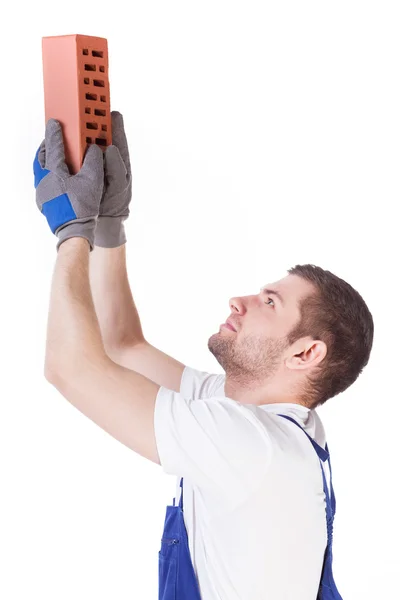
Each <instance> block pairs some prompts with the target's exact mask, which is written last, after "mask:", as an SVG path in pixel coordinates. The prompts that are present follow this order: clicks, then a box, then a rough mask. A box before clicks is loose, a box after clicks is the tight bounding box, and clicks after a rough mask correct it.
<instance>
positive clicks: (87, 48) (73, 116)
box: [42, 35, 112, 174]
mask: <svg viewBox="0 0 400 600" xmlns="http://www.w3.org/2000/svg"><path fill="white" fill-rule="evenodd" d="M42 54H43V81H44V102H45V119H46V122H47V121H48V120H49V119H57V120H58V121H60V123H61V126H62V130H63V137H64V145H65V156H66V163H67V165H68V167H69V169H70V173H71V174H75V173H77V172H78V171H79V170H80V168H81V166H82V162H83V157H84V154H85V151H86V148H87V146H88V144H91V143H96V144H98V145H99V146H100V147H101V148H102V149H103V150H104V149H105V148H106V147H107V146H109V145H110V144H111V143H112V135H111V114H110V84H109V79H108V46H107V40H106V39H105V38H101V37H95V36H89V35H62V36H52V37H44V38H43V39H42Z"/></svg>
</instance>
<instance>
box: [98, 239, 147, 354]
mask: <svg viewBox="0 0 400 600" xmlns="http://www.w3.org/2000/svg"><path fill="white" fill-rule="evenodd" d="M125 248H126V247H125V244H124V245H122V246H119V247H118V248H100V247H98V246H95V248H94V250H93V252H91V255H90V284H91V289H92V296H93V301H94V306H95V309H96V314H97V318H98V322H99V325H100V329H101V335H102V339H103V343H104V348H105V350H106V351H108V350H112V349H113V348H119V347H121V346H122V345H124V344H134V343H140V342H143V341H144V336H143V331H142V326H141V323H140V318H139V314H138V311H137V309H136V305H135V303H134V300H133V297H132V292H131V288H130V285H129V280H128V274H127V268H126V250H125Z"/></svg>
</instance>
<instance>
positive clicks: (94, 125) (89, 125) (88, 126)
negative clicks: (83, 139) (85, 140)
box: [86, 123, 99, 129]
mask: <svg viewBox="0 0 400 600" xmlns="http://www.w3.org/2000/svg"><path fill="white" fill-rule="evenodd" d="M98 128H99V124H98V123H86V129H98Z"/></svg>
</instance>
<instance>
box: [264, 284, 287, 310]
mask: <svg viewBox="0 0 400 600" xmlns="http://www.w3.org/2000/svg"><path fill="white" fill-rule="evenodd" d="M260 292H264V294H269V295H271V296H276V297H277V298H279V300H280V302H281V304H282V306H285V303H284V301H283V298H282V296H281V294H280V293H279V292H278V291H277V290H270V289H268V288H260Z"/></svg>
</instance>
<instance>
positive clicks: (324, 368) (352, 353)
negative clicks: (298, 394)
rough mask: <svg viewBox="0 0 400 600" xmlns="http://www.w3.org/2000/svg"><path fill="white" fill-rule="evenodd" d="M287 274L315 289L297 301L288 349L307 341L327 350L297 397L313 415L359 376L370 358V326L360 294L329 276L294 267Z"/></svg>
mask: <svg viewBox="0 0 400 600" xmlns="http://www.w3.org/2000/svg"><path fill="white" fill-rule="evenodd" d="M288 273H289V275H297V276H299V277H302V278H303V279H305V280H307V281H309V282H310V283H311V284H312V285H313V286H314V289H315V292H314V293H313V294H311V295H308V296H306V297H305V298H303V299H302V300H301V302H300V314H301V317H300V320H299V322H298V323H297V325H296V326H295V327H294V328H293V330H292V331H291V332H290V334H289V335H288V343H289V344H292V343H294V342H295V341H296V340H298V339H299V338H302V337H306V336H311V337H312V338H313V339H316V340H321V341H323V342H325V344H326V346H327V355H326V356H325V358H324V360H322V361H321V363H320V364H319V365H318V367H317V368H316V372H315V373H313V374H312V375H310V376H309V378H308V383H307V385H306V386H305V389H304V391H303V393H302V398H301V399H302V400H303V402H304V404H306V406H308V407H309V408H311V409H313V408H316V407H317V406H319V405H321V404H324V402H326V401H327V400H328V399H329V398H332V397H333V396H336V395H337V394H339V393H340V392H343V391H344V390H345V389H347V388H348V387H349V386H350V385H351V384H352V383H354V381H355V380H356V379H357V377H358V376H359V375H360V374H361V372H362V371H363V369H364V367H365V366H366V365H367V363H368V360H369V356H370V353H371V348H372V342H373V337H374V321H373V319H372V315H371V313H370V311H369V309H368V307H367V305H366V303H365V302H364V300H363V298H362V297H361V296H360V294H359V293H358V292H357V291H356V290H355V289H354V288H352V287H351V285H349V284H348V283H347V282H346V281H344V280H343V279H340V278H339V277H337V276H336V275H334V274H333V273H331V272H330V271H325V270H324V269H321V268H320V267H316V266H315V265H296V266H295V267H292V268H291V269H289V270H288Z"/></svg>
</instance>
